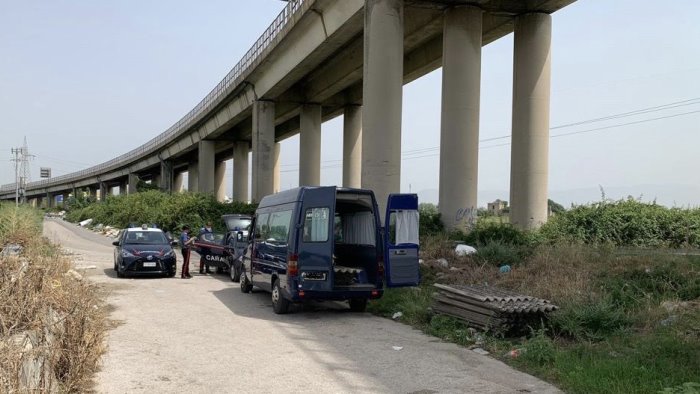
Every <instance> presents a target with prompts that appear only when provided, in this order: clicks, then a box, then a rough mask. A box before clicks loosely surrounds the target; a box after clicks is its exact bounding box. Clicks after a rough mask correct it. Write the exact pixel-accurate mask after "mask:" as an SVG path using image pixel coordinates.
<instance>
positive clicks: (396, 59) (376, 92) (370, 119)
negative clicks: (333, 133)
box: [362, 0, 404, 216]
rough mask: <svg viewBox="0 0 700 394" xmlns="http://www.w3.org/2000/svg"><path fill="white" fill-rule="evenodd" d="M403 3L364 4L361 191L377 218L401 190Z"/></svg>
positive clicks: (378, 0)
mask: <svg viewBox="0 0 700 394" xmlns="http://www.w3.org/2000/svg"><path fill="white" fill-rule="evenodd" d="M403 6H404V5H403V0H365V30H364V34H365V35H364V69H363V74H364V77H363V86H362V97H363V99H362V100H363V104H364V105H363V114H362V187H363V188H367V189H372V190H374V194H375V195H376V197H377V203H378V204H379V212H380V213H382V216H383V212H384V210H385V209H386V200H387V197H388V196H389V194H390V193H396V192H399V191H400V187H401V106H402V91H403V60H404V53H403V31H404V26H403V23H404V20H403V19H404V15H403V11H404V10H403Z"/></svg>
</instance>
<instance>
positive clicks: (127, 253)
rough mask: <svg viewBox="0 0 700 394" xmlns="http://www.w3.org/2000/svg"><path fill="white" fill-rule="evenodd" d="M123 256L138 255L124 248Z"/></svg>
mask: <svg viewBox="0 0 700 394" xmlns="http://www.w3.org/2000/svg"><path fill="white" fill-rule="evenodd" d="M122 257H136V256H135V255H134V254H133V253H131V252H129V251H128V250H126V249H122Z"/></svg>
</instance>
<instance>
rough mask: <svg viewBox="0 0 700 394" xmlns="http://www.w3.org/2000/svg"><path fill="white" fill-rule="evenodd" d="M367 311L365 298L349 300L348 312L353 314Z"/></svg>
mask: <svg viewBox="0 0 700 394" xmlns="http://www.w3.org/2000/svg"><path fill="white" fill-rule="evenodd" d="M365 309H367V299H366V298H353V299H351V300H350V310H351V311H353V312H364V311H365Z"/></svg>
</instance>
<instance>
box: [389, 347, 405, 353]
mask: <svg viewBox="0 0 700 394" xmlns="http://www.w3.org/2000/svg"><path fill="white" fill-rule="evenodd" d="M391 348H392V349H394V350H396V351H397V352H398V351H399V350H401V349H403V346H392V347H391Z"/></svg>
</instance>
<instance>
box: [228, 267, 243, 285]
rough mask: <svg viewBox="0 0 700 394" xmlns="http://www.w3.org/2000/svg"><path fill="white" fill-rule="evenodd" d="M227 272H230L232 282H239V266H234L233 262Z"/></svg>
mask: <svg viewBox="0 0 700 394" xmlns="http://www.w3.org/2000/svg"><path fill="white" fill-rule="evenodd" d="M229 273H230V274H231V281H232V282H240V281H241V267H240V266H238V267H236V265H235V264H232V265H231V268H230V269H229Z"/></svg>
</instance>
